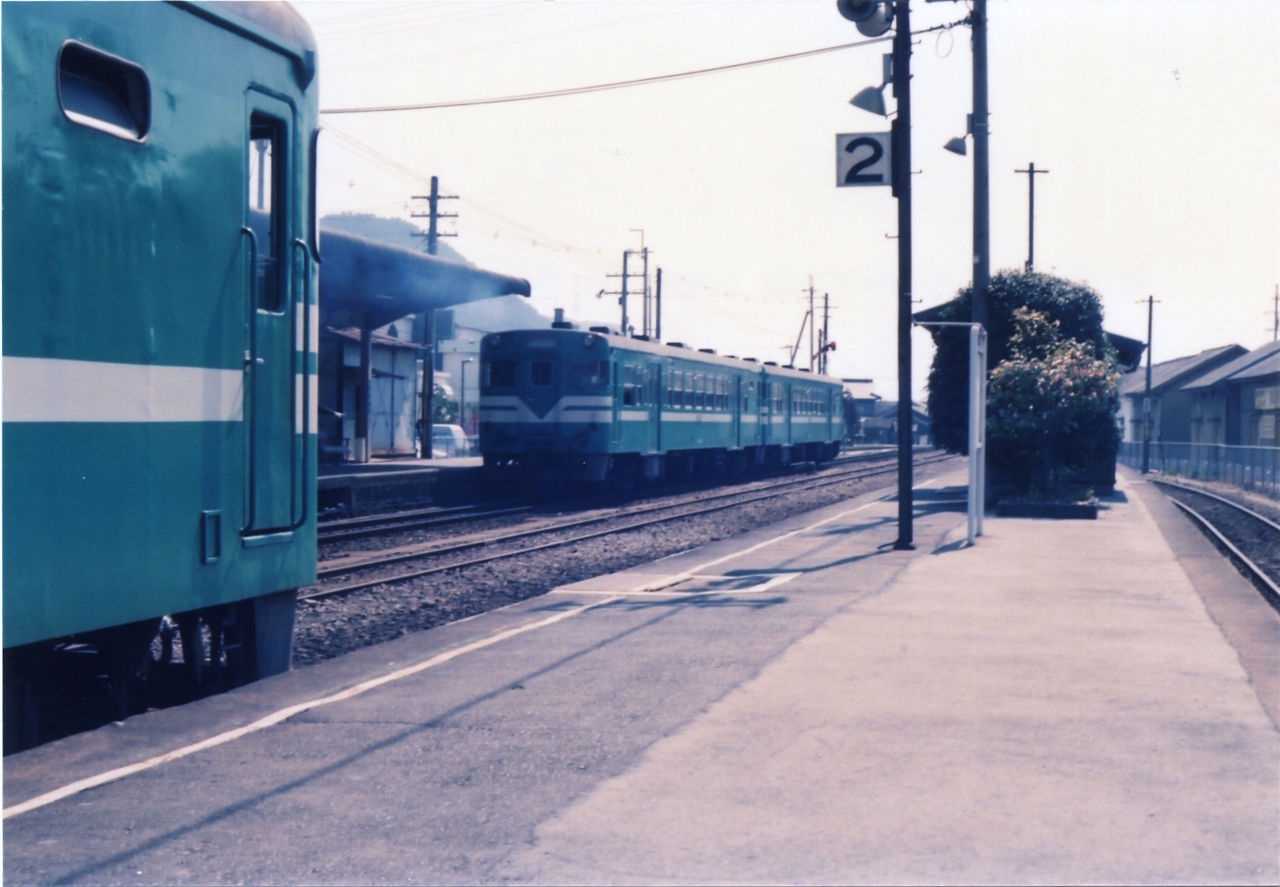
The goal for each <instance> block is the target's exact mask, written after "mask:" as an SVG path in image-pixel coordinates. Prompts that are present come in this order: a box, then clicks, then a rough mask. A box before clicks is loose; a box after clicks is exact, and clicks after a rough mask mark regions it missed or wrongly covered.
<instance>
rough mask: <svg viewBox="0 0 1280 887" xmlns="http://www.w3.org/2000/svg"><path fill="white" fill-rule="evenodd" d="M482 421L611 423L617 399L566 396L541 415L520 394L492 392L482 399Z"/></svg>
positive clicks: (594, 396) (595, 396)
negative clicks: (516, 395)
mask: <svg viewBox="0 0 1280 887" xmlns="http://www.w3.org/2000/svg"><path fill="white" fill-rule="evenodd" d="M600 407H606V408H607V409H600ZM480 421H481V422H515V423H521V424H532V425H541V424H552V423H556V422H604V423H608V422H612V421H613V398H611V397H609V396H608V395H565V396H564V397H562V398H560V400H559V401H557V402H556V405H555V406H553V407H552V408H551V409H550V411H548V412H547V414H546V415H545V416H539V415H538V414H537V413H535V412H534V411H533V410H531V409H530V408H529V405H528V404H527V403H525V402H524V400H522V399H521V398H519V397H515V396H501V397H500V396H496V395H491V396H489V397H482V398H480Z"/></svg>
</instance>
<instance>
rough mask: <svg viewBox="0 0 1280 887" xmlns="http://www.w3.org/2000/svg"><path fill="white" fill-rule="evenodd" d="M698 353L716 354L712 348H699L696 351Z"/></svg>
mask: <svg viewBox="0 0 1280 887" xmlns="http://www.w3.org/2000/svg"><path fill="white" fill-rule="evenodd" d="M698 351H700V352H701V353H702V354H715V353H716V349H714V348H699V349H698Z"/></svg>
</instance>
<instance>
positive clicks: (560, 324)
mask: <svg viewBox="0 0 1280 887" xmlns="http://www.w3.org/2000/svg"><path fill="white" fill-rule="evenodd" d="M551 328H552V329H553V330H571V329H573V323H572V322H571V321H568V320H555V321H552V322H551Z"/></svg>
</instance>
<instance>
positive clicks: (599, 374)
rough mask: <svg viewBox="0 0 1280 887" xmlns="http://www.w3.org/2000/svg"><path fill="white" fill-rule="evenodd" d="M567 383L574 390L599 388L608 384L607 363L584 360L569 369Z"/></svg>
mask: <svg viewBox="0 0 1280 887" xmlns="http://www.w3.org/2000/svg"><path fill="white" fill-rule="evenodd" d="M569 383H570V384H571V385H573V386H574V387H576V388H600V387H603V386H605V385H608V384H609V363H608V361H604V360H584V361H579V362H578V363H575V364H574V365H573V366H572V367H570V369H569Z"/></svg>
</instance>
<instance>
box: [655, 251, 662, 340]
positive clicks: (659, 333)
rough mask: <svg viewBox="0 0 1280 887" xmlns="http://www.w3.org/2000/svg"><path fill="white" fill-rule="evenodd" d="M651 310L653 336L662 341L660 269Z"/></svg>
mask: <svg viewBox="0 0 1280 887" xmlns="http://www.w3.org/2000/svg"><path fill="white" fill-rule="evenodd" d="M653 307H654V310H653V315H654V317H653V338H654V339H655V340H656V341H659V342H661V341H662V269H661V268H659V269H658V280H657V284H656V287H655V298H654V306H653Z"/></svg>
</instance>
